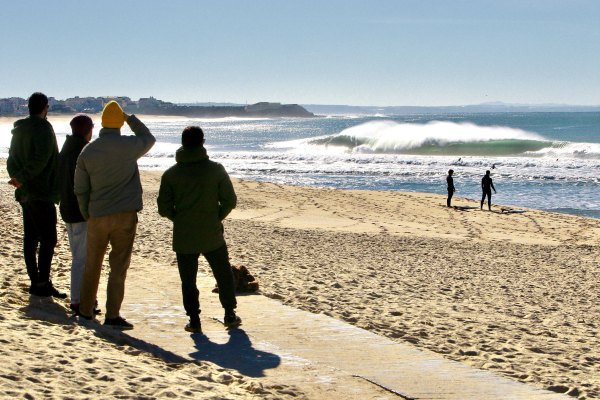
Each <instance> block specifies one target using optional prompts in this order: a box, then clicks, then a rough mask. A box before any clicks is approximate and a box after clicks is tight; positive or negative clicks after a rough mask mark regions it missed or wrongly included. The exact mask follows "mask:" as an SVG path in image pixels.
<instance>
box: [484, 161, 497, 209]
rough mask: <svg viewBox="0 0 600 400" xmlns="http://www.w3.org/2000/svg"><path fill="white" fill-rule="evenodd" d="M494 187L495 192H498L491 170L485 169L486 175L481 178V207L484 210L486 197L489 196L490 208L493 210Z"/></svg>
mask: <svg viewBox="0 0 600 400" xmlns="http://www.w3.org/2000/svg"><path fill="white" fill-rule="evenodd" d="M492 189H494V193H496V188H495V187H494V183H493V182H492V177H491V176H490V171H489V170H487V171H485V175H484V176H483V178H482V179H481V191H482V192H483V195H482V197H481V209H482V210H483V203H484V201H485V197H486V196H487V198H488V209H489V210H490V211H492Z"/></svg>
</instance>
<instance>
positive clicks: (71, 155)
mask: <svg viewBox="0 0 600 400" xmlns="http://www.w3.org/2000/svg"><path fill="white" fill-rule="evenodd" d="M70 125H71V133H72V135H67V138H66V139H65V143H64V144H63V147H62V149H61V150H60V153H59V155H58V186H59V190H60V207H59V210H60V216H61V218H62V220H63V221H64V222H65V226H66V228H67V234H68V237H69V246H70V247H71V310H73V311H74V312H75V313H78V312H79V300H80V298H79V294H80V290H81V278H82V276H83V270H84V269H85V259H86V254H87V248H86V247H87V222H86V221H85V218H83V215H81V211H80V210H79V204H78V203H77V196H75V192H74V189H73V188H74V185H75V166H76V165H77V157H79V154H80V153H81V150H83V148H84V147H85V145H86V144H88V143H89V142H90V140H91V139H92V131H93V130H94V122H93V121H92V119H91V118H90V117H89V116H87V115H85V114H78V115H76V116H75V117H74V118H73V119H72V120H71V123H70ZM98 312H99V310H94V313H98Z"/></svg>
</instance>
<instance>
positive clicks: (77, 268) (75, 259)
mask: <svg viewBox="0 0 600 400" xmlns="http://www.w3.org/2000/svg"><path fill="white" fill-rule="evenodd" d="M65 225H66V227H67V235H68V236H69V246H70V247H71V304H79V301H80V298H79V293H80V292H81V279H82V278H83V271H84V270H85V261H86V254H87V222H85V221H84V222H76V223H73V224H70V223H65Z"/></svg>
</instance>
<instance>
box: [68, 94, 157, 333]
mask: <svg viewBox="0 0 600 400" xmlns="http://www.w3.org/2000/svg"><path fill="white" fill-rule="evenodd" d="M125 122H127V124H128V125H129V127H130V128H131V130H132V131H133V133H134V134H135V136H131V135H129V136H122V135H121V127H122V126H123V124H124V123H125ZM155 142H156V139H155V138H154V136H153V135H152V134H151V133H150V131H149V130H148V128H147V127H146V125H144V124H143V123H142V122H141V121H140V120H139V119H138V118H137V117H136V116H135V115H127V114H125V113H124V112H123V110H122V109H121V107H120V106H119V104H118V103H117V102H115V101H110V102H109V103H108V104H106V106H104V110H103V111H102V129H100V132H99V137H98V138H97V139H96V140H94V141H93V142H91V143H89V144H88V145H87V146H85V147H84V149H83V150H82V151H81V154H80V155H79V158H78V159H77V167H76V168H75V187H74V191H75V195H76V196H77V202H78V204H79V209H80V211H81V215H83V217H84V218H85V219H86V220H87V223H88V231H87V257H86V262H85V270H84V273H83V279H82V282H81V295H80V297H81V301H80V304H79V314H78V315H80V316H81V317H82V318H85V319H92V318H93V312H94V304H95V301H96V295H97V293H98V284H99V281H100V272H101V269H102V262H103V261H104V255H105V253H106V249H107V247H108V244H109V243H110V246H111V251H110V256H109V265H110V273H109V276H108V284H107V290H106V292H107V296H106V318H105V320H104V325H109V326H113V327H115V328H118V329H132V328H133V325H132V324H131V323H129V322H127V321H126V320H125V319H124V318H123V317H121V316H120V315H119V311H120V309H121V303H122V302H123V297H124V294H125V278H126V276H127V269H128V268H129V264H130V262H131V252H132V249H133V241H134V239H135V233H136V228H137V221H138V218H137V213H138V211H140V210H141V209H142V184H141V181H140V173H139V170H138V165H137V160H138V159H139V158H141V157H142V156H143V155H144V154H146V153H147V152H148V151H150V149H151V148H152V146H154V143H155Z"/></svg>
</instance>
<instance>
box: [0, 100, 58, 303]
mask: <svg viewBox="0 0 600 400" xmlns="http://www.w3.org/2000/svg"><path fill="white" fill-rule="evenodd" d="M28 108H29V117H27V118H23V119H20V120H18V121H16V122H15V125H14V129H13V130H12V139H11V142H10V149H9V150H8V159H7V160H6V169H7V170H8V175H9V176H10V180H9V181H8V183H9V184H11V185H12V186H14V187H15V188H16V190H15V198H16V200H17V201H18V202H19V204H21V208H22V209H23V231H24V232H23V253H24V258H25V266H26V268H27V274H28V275H29V280H30V281H31V286H30V287H29V293H31V294H33V295H36V296H43V297H50V296H53V297H56V298H60V299H64V298H66V297H67V295H66V294H65V293H61V292H59V291H58V290H57V289H56V288H55V287H54V285H53V284H52V281H51V280H50V267H51V265H52V259H53V257H54V248H55V247H56V242H57V234H56V207H55V203H58V200H59V192H58V185H57V182H56V178H57V160H58V145H57V143H56V135H55V134H54V129H53V128H52V125H51V124H50V122H48V120H47V119H46V118H47V116H48V109H49V108H50V106H49V103H48V97H47V96H46V95H45V94H43V93H40V92H36V93H33V94H32V95H31V96H30V97H29V99H28Z"/></svg>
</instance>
